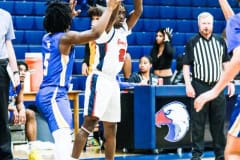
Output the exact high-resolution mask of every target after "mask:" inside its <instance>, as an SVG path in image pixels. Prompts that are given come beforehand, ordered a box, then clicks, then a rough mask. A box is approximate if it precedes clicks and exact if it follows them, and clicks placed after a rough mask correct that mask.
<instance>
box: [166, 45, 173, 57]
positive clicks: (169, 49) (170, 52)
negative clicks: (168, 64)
mask: <svg viewBox="0 0 240 160" xmlns="http://www.w3.org/2000/svg"><path fill="white" fill-rule="evenodd" d="M165 52H166V54H167V55H168V56H169V57H173V53H174V49H173V47H172V45H171V43H170V42H165Z"/></svg>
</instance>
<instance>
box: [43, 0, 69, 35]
mask: <svg viewBox="0 0 240 160" xmlns="http://www.w3.org/2000/svg"><path fill="white" fill-rule="evenodd" d="M47 5H48V7H47V9H46V12H45V18H44V21H43V25H44V28H45V30H46V31H47V32H50V33H57V32H65V31H66V30H67V29H69V28H70V26H71V23H72V11H71V8H70V7H69V4H68V3H66V2H62V1H59V0H55V1H50V2H48V4H47Z"/></svg>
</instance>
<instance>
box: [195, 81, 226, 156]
mask: <svg viewBox="0 0 240 160" xmlns="http://www.w3.org/2000/svg"><path fill="white" fill-rule="evenodd" d="M192 85H193V87H194V89H195V92H196V96H198V95H199V94H201V93H203V92H205V91H208V90H210V89H211V88H212V87H213V86H214V85H215V83H214V84H207V83H204V82H201V81H199V80H193V81H192ZM192 102H193V101H192ZM225 115H226V99H225V96H224V94H223V92H221V93H220V95H219V96H218V97H217V98H216V99H214V100H212V101H210V102H208V103H207V104H206V105H205V106H204V108H203V109H202V110H201V111H200V112H196V111H195V110H194V108H193V104H192V108H191V129H192V147H193V148H192V155H193V157H200V156H201V155H202V153H203V152H204V131H205V124H206V120H207V117H208V118H209V125H210V132H211V135H212V138H213V149H214V153H215V157H216V159H218V158H223V156H224V149H225V145H226V138H225V135H224V120H225Z"/></svg>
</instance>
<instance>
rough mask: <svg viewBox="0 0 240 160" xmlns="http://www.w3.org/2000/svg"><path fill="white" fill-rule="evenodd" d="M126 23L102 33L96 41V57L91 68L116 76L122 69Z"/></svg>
mask: <svg viewBox="0 0 240 160" xmlns="http://www.w3.org/2000/svg"><path fill="white" fill-rule="evenodd" d="M129 33H130V32H129V31H128V27H127V24H126V23H125V24H124V26H123V27H121V28H118V29H116V28H112V29H111V31H110V32H109V33H106V32H105V33H103V34H102V35H101V37H100V38H99V39H98V40H97V41H96V43H97V49H96V57H95V63H94V66H93V68H94V69H95V70H98V71H101V72H102V73H104V74H107V75H109V76H114V77H115V76H116V75H117V74H118V73H119V72H120V71H121V69H122V66H123V63H124V60H125V56H126V51H127V46H128V44H127V36H128V35H129Z"/></svg>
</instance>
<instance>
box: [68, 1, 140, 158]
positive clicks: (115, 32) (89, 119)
mask: <svg viewBox="0 0 240 160" xmlns="http://www.w3.org/2000/svg"><path fill="white" fill-rule="evenodd" d="M141 13H142V0H134V10H133V11H132V12H131V13H130V15H129V17H128V18H127V19H126V20H125V19H124V21H119V20H117V19H115V20H113V21H110V23H109V25H108V27H107V29H106V32H105V33H103V35H102V36H101V37H100V38H99V39H97V40H96V43H97V48H96V52H97V54H96V56H95V60H96V61H94V65H93V70H92V73H91V74H90V75H89V76H88V78H87V81H86V90H85V101H84V121H83V125H82V127H81V129H80V131H79V133H78V135H77V136H76V139H75V142H74V147H73V152H72V157H73V158H74V159H76V160H77V159H78V158H79V156H80V154H81V151H82V150H83V148H84V145H85V143H86V140H87V137H88V135H89V134H90V133H91V132H92V131H93V129H94V127H95V125H96V124H97V123H98V121H99V120H101V121H102V122H103V126H104V137H105V143H104V148H105V159H107V160H113V159H114V154H115V149H116V132H117V122H120V117H121V108H120V89H119V84H118V82H117V80H116V76H117V74H118V73H119V72H120V70H121V69H122V66H123V63H124V60H125V56H126V50H127V36H128V35H129V34H130V30H131V29H132V28H133V26H134V25H135V24H136V22H137V20H138V19H139V17H140V16H141ZM120 14H124V17H125V14H126V11H125V10H124V8H123V7H122V6H120V8H119V14H118V16H117V17H118V18H119V17H120V16H119V15H120ZM116 22H120V23H119V27H116V26H115V25H114V24H116ZM113 25H114V27H113ZM97 56H98V57H97Z"/></svg>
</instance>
